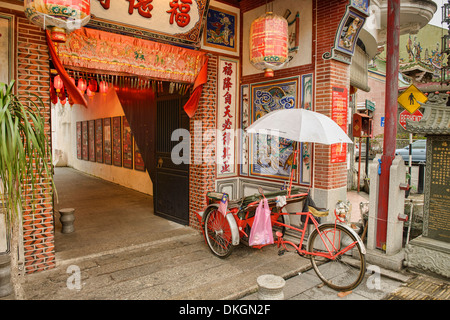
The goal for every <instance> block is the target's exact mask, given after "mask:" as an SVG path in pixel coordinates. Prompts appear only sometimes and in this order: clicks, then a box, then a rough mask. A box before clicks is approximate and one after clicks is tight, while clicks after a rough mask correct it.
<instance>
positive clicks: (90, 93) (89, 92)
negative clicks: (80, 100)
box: [86, 87, 95, 97]
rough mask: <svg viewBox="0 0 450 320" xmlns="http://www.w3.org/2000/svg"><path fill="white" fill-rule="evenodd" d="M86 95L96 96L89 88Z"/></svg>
mask: <svg viewBox="0 0 450 320" xmlns="http://www.w3.org/2000/svg"><path fill="white" fill-rule="evenodd" d="M86 94H87V96H88V97H93V96H94V94H95V93H94V92H92V91H91V89H89V87H88V88H87V89H86Z"/></svg>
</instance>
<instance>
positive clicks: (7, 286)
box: [0, 254, 13, 298]
mask: <svg viewBox="0 0 450 320" xmlns="http://www.w3.org/2000/svg"><path fill="white" fill-rule="evenodd" d="M12 293H13V286H12V282H11V257H10V255H9V254H0V298H2V297H6V296H9V295H10V294H12Z"/></svg>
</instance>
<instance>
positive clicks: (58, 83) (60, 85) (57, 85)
mask: <svg viewBox="0 0 450 320" xmlns="http://www.w3.org/2000/svg"><path fill="white" fill-rule="evenodd" d="M53 83H54V87H55V89H56V92H60V91H61V89H62V88H64V83H63V81H62V79H61V77H60V76H59V75H57V76H55V79H54V80H53Z"/></svg>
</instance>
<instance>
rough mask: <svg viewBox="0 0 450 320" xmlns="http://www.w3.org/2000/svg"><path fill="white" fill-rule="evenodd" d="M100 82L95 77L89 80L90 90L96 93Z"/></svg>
mask: <svg viewBox="0 0 450 320" xmlns="http://www.w3.org/2000/svg"><path fill="white" fill-rule="evenodd" d="M97 88H98V84H97V81H95V80H94V79H91V80H89V90H90V91H91V92H92V93H94V92H97Z"/></svg>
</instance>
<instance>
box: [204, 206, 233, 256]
mask: <svg viewBox="0 0 450 320" xmlns="http://www.w3.org/2000/svg"><path fill="white" fill-rule="evenodd" d="M204 228H205V237H206V242H207V243H208V246H209V249H210V250H211V251H212V253H214V254H215V255H216V256H218V257H219V258H226V257H228V256H229V255H230V254H231V252H232V250H233V248H234V246H233V243H232V234H231V227H230V224H229V222H228V220H227V218H226V217H224V215H223V214H222V213H220V212H219V210H217V209H210V210H209V211H208V212H207V213H206V216H205V225H204Z"/></svg>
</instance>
